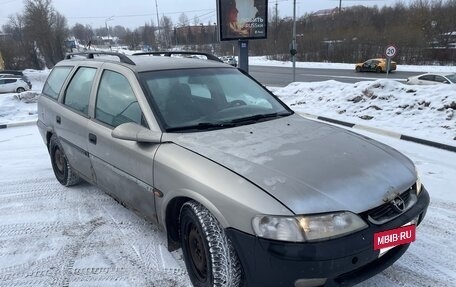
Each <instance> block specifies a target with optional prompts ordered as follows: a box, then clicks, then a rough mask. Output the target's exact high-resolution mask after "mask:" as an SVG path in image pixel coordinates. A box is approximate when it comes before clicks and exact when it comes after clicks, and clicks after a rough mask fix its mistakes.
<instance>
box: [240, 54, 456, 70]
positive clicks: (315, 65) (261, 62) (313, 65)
mask: <svg viewBox="0 0 456 287" xmlns="http://www.w3.org/2000/svg"><path fill="white" fill-rule="evenodd" d="M249 65H252V66H269V67H288V68H291V62H290V61H286V62H283V61H275V60H268V59H267V57H266V56H257V57H249ZM296 67H297V68H307V69H338V70H353V71H354V70H355V63H348V64H344V63H324V62H323V63H322V62H296ZM397 71H402V72H422V73H431V72H433V73H434V72H435V73H447V72H449V73H455V72H456V66H416V65H397Z"/></svg>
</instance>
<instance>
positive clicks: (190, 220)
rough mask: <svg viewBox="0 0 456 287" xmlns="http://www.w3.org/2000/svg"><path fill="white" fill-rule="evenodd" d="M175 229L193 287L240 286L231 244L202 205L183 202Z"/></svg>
mask: <svg viewBox="0 0 456 287" xmlns="http://www.w3.org/2000/svg"><path fill="white" fill-rule="evenodd" d="M179 229H180V230H179V231H180V238H181V245H182V251H183V253H184V259H185V265H186V266H187V271H188V274H189V277H190V279H191V281H192V283H193V285H194V286H195V287H210V286H217V287H221V286H224V287H225V286H226V287H237V286H241V281H242V269H241V264H240V262H239V259H238V257H237V255H236V252H235V250H234V247H233V245H232V244H231V242H230V240H229V239H228V237H227V236H226V234H225V230H224V229H223V228H222V227H221V226H220V224H219V223H218V221H217V220H216V219H215V217H214V216H213V215H212V214H211V213H210V212H209V211H208V210H207V209H206V208H205V207H204V206H202V205H201V204H199V203H197V202H195V201H189V202H187V203H185V204H184V205H183V206H182V209H181V214H180V226H179Z"/></svg>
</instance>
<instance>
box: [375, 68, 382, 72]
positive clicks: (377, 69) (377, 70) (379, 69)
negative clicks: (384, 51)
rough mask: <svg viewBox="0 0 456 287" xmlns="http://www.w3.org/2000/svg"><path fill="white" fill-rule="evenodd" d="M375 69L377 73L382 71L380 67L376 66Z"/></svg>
mask: <svg viewBox="0 0 456 287" xmlns="http://www.w3.org/2000/svg"><path fill="white" fill-rule="evenodd" d="M375 71H376V72H377V73H381V72H383V70H382V67H377V68H375Z"/></svg>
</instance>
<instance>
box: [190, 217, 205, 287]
mask: <svg viewBox="0 0 456 287" xmlns="http://www.w3.org/2000/svg"><path fill="white" fill-rule="evenodd" d="M187 246H188V250H189V253H190V259H191V262H192V269H193V271H194V273H195V275H196V277H197V278H198V280H199V281H201V282H205V281H206V279H207V260H206V251H205V249H204V241H203V237H202V236H201V234H200V232H199V229H198V227H197V226H196V225H195V224H190V226H189V227H188V241H187Z"/></svg>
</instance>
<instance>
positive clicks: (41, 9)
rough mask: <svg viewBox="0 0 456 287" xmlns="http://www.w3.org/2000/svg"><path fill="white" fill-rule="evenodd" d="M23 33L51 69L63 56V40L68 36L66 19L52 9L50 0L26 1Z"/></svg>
mask: <svg viewBox="0 0 456 287" xmlns="http://www.w3.org/2000/svg"><path fill="white" fill-rule="evenodd" d="M23 18H24V23H25V32H26V34H27V36H28V37H29V38H30V39H33V40H34V41H35V42H36V44H37V46H38V48H39V50H40V52H41V53H42V55H43V57H44V59H45V62H46V65H47V66H48V67H52V66H53V65H55V64H56V63H57V62H58V61H60V60H61V59H63V56H64V51H65V49H64V40H65V38H66V37H67V35H68V28H67V23H66V19H65V17H64V16H63V15H61V14H59V13H58V12H56V11H55V10H54V8H53V7H52V1H51V0H26V1H25V10H24V16H23Z"/></svg>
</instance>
